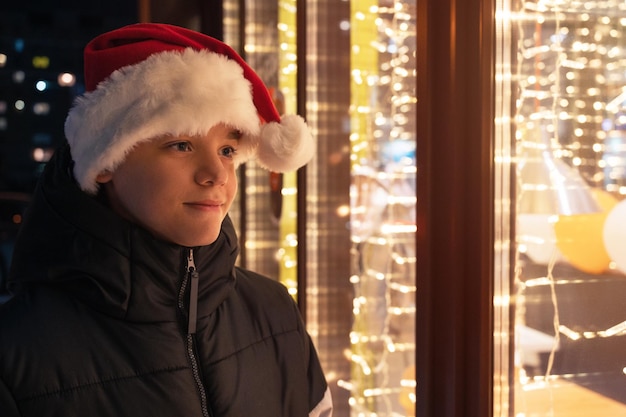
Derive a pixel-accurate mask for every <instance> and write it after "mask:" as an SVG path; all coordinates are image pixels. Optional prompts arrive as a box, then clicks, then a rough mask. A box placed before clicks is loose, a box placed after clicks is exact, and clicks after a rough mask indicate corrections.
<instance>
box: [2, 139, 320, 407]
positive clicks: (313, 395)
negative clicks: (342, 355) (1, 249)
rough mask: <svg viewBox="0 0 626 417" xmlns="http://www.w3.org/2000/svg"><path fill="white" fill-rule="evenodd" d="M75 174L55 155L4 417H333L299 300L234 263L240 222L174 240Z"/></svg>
mask: <svg viewBox="0 0 626 417" xmlns="http://www.w3.org/2000/svg"><path fill="white" fill-rule="evenodd" d="M70 166H71V164H70V157H69V151H68V149H67V148H65V149H63V150H59V151H57V154H56V155H55V157H54V158H53V160H52V161H51V162H50V163H49V164H48V166H47V168H46V171H45V173H44V176H43V178H42V179H43V181H42V182H41V184H40V186H39V188H38V190H37V192H36V194H35V197H34V199H33V203H32V206H31V208H30V211H29V212H28V213H27V215H26V218H25V221H24V223H23V226H22V229H21V235H20V237H19V238H18V243H17V245H16V248H15V256H14V260H13V265H12V273H11V277H10V282H9V284H10V287H11V288H12V289H13V291H14V292H15V294H16V295H15V296H14V297H13V298H12V299H11V300H10V301H9V302H8V303H6V304H5V305H3V306H2V307H1V308H0V415H1V416H2V417H13V416H23V417H26V416H29V417H30V416H36V417H44V416H64V417H69V416H81V417H82V416H89V417H97V416H107V417H113V416H115V417H123V416H133V417H137V416H150V417H157V416H167V417H175V416H181V417H193V416H213V417H218V416H242V417H252V416H254V417H260V416H268V417H279V416H289V417H298V416H302V417H305V416H309V415H311V416H329V415H330V414H331V411H330V408H331V407H330V396H329V394H328V387H327V384H326V381H325V379H324V376H323V374H322V370H321V367H320V364H319V362H318V359H317V355H316V352H315V350H314V347H313V345H312V343H311V340H310V338H309V336H308V335H307V333H306V331H305V329H304V327H303V324H302V321H301V319H300V316H299V314H298V310H297V308H296V306H295V303H294V302H293V300H292V298H291V297H290V296H289V294H288V293H287V291H286V289H285V288H284V286H282V285H281V284H280V283H277V282H275V281H273V280H270V279H268V278H264V277H262V276H260V275H258V274H255V273H253V272H250V271H246V270H242V269H239V268H237V267H235V259H236V257H237V255H238V244H237V239H236V236H235V232H234V228H233V226H232V224H231V222H230V220H229V219H226V220H225V221H224V224H223V226H222V232H221V234H220V236H219V238H218V240H217V241H216V242H215V243H214V244H212V245H210V246H206V247H199V248H193V249H188V248H184V247H180V246H176V245H172V244H169V243H165V242H163V241H159V240H156V239H154V238H152V237H151V235H149V234H148V233H147V232H146V231H145V230H143V229H141V228H138V227H137V226H135V225H133V224H131V223H129V222H126V221H124V220H122V219H121V218H120V217H118V216H117V215H115V214H114V213H113V212H112V211H111V210H109V209H108V208H106V207H105V206H104V205H102V204H101V203H99V202H98V201H97V200H96V199H95V198H92V197H90V196H88V195H87V194H85V193H83V192H82V191H80V190H79V189H78V188H77V186H76V184H75V183H74V181H73V180H72V178H71V175H70V174H69V172H70ZM191 258H193V263H194V264H195V268H193V266H194V265H192V267H191V268H190V267H189V260H190V259H191Z"/></svg>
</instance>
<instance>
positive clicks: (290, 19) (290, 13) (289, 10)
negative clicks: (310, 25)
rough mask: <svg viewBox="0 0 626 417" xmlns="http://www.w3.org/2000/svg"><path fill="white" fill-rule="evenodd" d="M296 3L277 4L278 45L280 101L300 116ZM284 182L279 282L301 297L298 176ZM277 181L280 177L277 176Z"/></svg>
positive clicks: (287, 110) (290, 0)
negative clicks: (298, 109) (298, 111)
mask: <svg viewBox="0 0 626 417" xmlns="http://www.w3.org/2000/svg"><path fill="white" fill-rule="evenodd" d="M296 33H297V30H296V0H280V1H279V2H278V42H279V45H280V47H279V72H278V90H279V93H280V95H279V97H280V98H279V99H280V100H282V102H283V103H284V113H288V114H296V113H297V97H298V88H297V79H296V77H297V74H298V66H297V55H296V53H297V51H296V49H297V48H296ZM280 177H281V178H282V190H281V195H282V210H281V215H280V219H279V228H280V237H279V238H280V248H279V250H278V254H277V260H278V262H279V277H280V281H281V282H282V283H283V284H285V286H286V287H287V289H288V290H289V293H290V294H291V295H292V296H293V297H294V298H296V297H297V294H298V276H297V262H298V259H297V258H298V256H297V245H298V234H297V221H298V207H297V197H298V196H297V190H298V188H297V174H296V173H295V172H288V173H285V174H282V175H281V176H280ZM277 178H278V176H277Z"/></svg>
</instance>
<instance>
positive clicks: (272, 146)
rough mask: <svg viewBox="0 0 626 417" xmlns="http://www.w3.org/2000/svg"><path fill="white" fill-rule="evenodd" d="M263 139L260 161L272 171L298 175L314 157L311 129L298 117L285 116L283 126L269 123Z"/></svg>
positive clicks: (259, 151) (258, 156) (264, 127)
mask: <svg viewBox="0 0 626 417" xmlns="http://www.w3.org/2000/svg"><path fill="white" fill-rule="evenodd" d="M260 136H261V137H260V141H259V145H258V148H257V161H258V163H259V164H260V165H261V166H262V167H264V168H266V169H268V170H270V171H274V172H289V171H295V170H297V169H298V168H300V167H302V166H304V165H306V164H307V163H308V162H309V161H310V160H311V158H313V155H314V153H315V142H314V141H313V137H312V136H311V133H310V132H309V128H308V126H307V125H306V123H305V121H304V119H303V118H302V117H300V116H298V115H286V116H283V117H282V118H281V122H280V123H277V122H270V123H266V124H265V125H264V126H263V127H262V128H261V134H260Z"/></svg>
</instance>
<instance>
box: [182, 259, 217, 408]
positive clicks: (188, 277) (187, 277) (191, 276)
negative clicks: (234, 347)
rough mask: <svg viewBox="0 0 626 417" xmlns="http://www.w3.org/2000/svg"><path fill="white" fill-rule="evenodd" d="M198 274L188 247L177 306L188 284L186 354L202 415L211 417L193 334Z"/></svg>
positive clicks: (183, 304)
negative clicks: (198, 395)
mask: <svg viewBox="0 0 626 417" xmlns="http://www.w3.org/2000/svg"><path fill="white" fill-rule="evenodd" d="M199 280H200V275H199V274H198V271H197V270H196V264H195V262H194V259H193V249H189V252H188V254H187V267H186V273H185V274H184V278H183V282H182V285H181V286H180V293H179V295H178V307H179V308H180V309H181V310H182V311H185V302H184V300H185V294H186V293H187V286H188V285H189V304H188V306H189V310H188V314H187V318H188V321H187V335H186V337H187V356H188V357H189V361H190V363H191V371H192V373H193V379H194V381H195V383H196V387H197V388H198V393H199V394H200V407H201V408H202V415H203V417H211V411H210V410H209V405H208V401H207V395H206V390H205V388H204V384H203V383H202V378H201V377H200V367H199V366H198V358H197V355H196V349H195V334H196V322H197V319H198V283H199Z"/></svg>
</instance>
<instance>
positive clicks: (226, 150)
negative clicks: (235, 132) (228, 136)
mask: <svg viewBox="0 0 626 417" xmlns="http://www.w3.org/2000/svg"><path fill="white" fill-rule="evenodd" d="M236 153H237V150H236V149H235V148H233V147H232V146H225V147H223V148H222V155H223V156H226V157H229V158H232V157H234V156H235V154H236Z"/></svg>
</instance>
